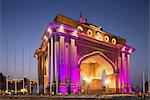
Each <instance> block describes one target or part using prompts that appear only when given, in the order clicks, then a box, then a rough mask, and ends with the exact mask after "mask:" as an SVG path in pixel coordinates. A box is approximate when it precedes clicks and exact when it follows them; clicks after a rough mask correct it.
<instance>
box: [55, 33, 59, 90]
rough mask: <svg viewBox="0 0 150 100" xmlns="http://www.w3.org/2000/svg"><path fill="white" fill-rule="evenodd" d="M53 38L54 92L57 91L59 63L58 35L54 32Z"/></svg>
mask: <svg viewBox="0 0 150 100" xmlns="http://www.w3.org/2000/svg"><path fill="white" fill-rule="evenodd" d="M54 37H55V39H54V60H55V61H54V62H55V67H54V68H55V71H54V72H55V84H56V93H58V92H59V76H60V75H59V66H60V65H59V63H60V58H59V35H58V34H56V35H55V36H54Z"/></svg>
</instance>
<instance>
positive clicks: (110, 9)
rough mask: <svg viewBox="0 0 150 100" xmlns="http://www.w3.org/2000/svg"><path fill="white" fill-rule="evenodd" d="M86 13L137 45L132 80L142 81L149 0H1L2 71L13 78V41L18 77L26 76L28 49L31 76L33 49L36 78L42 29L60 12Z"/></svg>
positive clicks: (71, 15)
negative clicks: (37, 53) (23, 65)
mask: <svg viewBox="0 0 150 100" xmlns="http://www.w3.org/2000/svg"><path fill="white" fill-rule="evenodd" d="M80 10H82V13H83V16H84V17H85V18H87V19H88V20H89V21H90V22H92V23H93V24H95V25H102V26H103V28H104V30H105V31H108V32H110V33H113V34H115V35H117V36H120V37H122V38H125V39H127V44H128V45H131V46H132V47H134V48H136V51H135V52H134V53H133V54H132V57H131V71H130V73H131V82H132V84H135V85H136V84H141V82H140V81H141V80H142V76H141V75H142V69H144V71H145V72H146V73H147V71H148V66H149V63H148V53H149V51H148V46H149V43H148V41H149V39H148V22H149V1H148V0H84V1H82V2H81V0H74V1H72V0H0V23H1V24H0V33H1V34H0V56H1V58H0V61H1V63H0V72H3V73H4V74H5V73H6V54H7V53H6V50H7V49H6V48H7V45H8V73H9V76H10V78H14V75H13V73H14V47H15V46H14V45H16V52H17V53H16V61H17V63H16V65H17V66H16V68H17V78H22V77H23V71H22V58H23V56H22V51H23V48H24V51H25V61H24V62H25V76H27V77H29V55H30V54H29V52H30V51H31V53H32V61H31V62H32V63H31V65H32V68H31V69H32V71H31V75H32V78H33V79H37V64H36V59H35V58H34V57H33V54H34V52H35V50H36V48H38V47H40V43H41V37H42V33H43V32H44V30H45V28H46V26H47V25H48V23H49V22H52V21H53V19H54V17H55V15H56V14H57V13H60V14H62V15H65V16H67V17H70V18H72V19H75V20H79V14H80Z"/></svg>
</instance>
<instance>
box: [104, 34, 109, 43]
mask: <svg viewBox="0 0 150 100" xmlns="http://www.w3.org/2000/svg"><path fill="white" fill-rule="evenodd" d="M104 40H105V42H107V43H108V42H109V37H108V36H107V35H105V37H104Z"/></svg>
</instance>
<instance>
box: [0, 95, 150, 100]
mask: <svg viewBox="0 0 150 100" xmlns="http://www.w3.org/2000/svg"><path fill="white" fill-rule="evenodd" d="M0 99H1V100H17V99H18V100H64V99H67V100H76V99H80V100H150V97H145V98H144V97H138V96H136V95H101V96H97V95H68V96H60V95H59V96H50V95H41V96H40V95H1V96H0Z"/></svg>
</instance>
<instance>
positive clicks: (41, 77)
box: [38, 52, 44, 94]
mask: <svg viewBox="0 0 150 100" xmlns="http://www.w3.org/2000/svg"><path fill="white" fill-rule="evenodd" d="M39 53H40V54H39V58H38V85H39V94H44V66H43V60H44V54H43V53H42V52H39Z"/></svg>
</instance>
